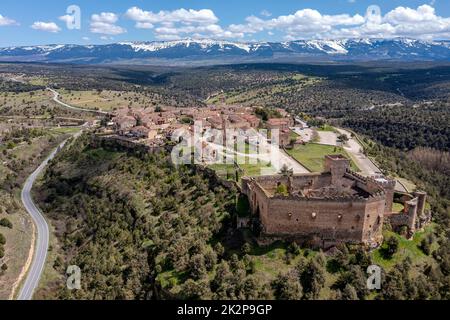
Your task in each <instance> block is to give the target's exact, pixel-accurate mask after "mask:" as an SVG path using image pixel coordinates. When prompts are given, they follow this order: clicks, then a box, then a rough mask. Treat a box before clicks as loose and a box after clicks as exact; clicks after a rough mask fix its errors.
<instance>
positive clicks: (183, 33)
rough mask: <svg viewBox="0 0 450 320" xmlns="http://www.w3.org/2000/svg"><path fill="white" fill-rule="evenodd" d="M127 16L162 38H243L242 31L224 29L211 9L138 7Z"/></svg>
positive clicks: (132, 9)
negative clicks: (163, 9)
mask: <svg viewBox="0 0 450 320" xmlns="http://www.w3.org/2000/svg"><path fill="white" fill-rule="evenodd" d="M125 16H126V17H127V18H129V19H131V20H133V21H135V22H136V25H135V27H136V28H138V29H153V30H154V31H153V32H154V34H155V37H156V38H158V39H161V40H176V39H180V38H182V37H194V38H217V39H222V38H242V37H244V34H243V33H242V32H233V31H231V30H224V29H223V28H222V27H221V26H220V25H219V24H218V22H219V19H218V18H217V16H216V15H215V14H214V12H213V11H212V10H210V9H201V10H194V9H176V10H173V11H159V12H156V13H155V12H152V11H145V10H143V9H141V8H138V7H132V8H130V9H128V10H127V12H126V14H125Z"/></svg>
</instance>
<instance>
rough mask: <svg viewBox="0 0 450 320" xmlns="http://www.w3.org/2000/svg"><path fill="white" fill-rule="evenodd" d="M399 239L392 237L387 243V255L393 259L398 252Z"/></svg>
mask: <svg viewBox="0 0 450 320" xmlns="http://www.w3.org/2000/svg"><path fill="white" fill-rule="evenodd" d="M398 245H399V242H398V239H397V238H396V237H394V236H391V237H389V238H388V239H387V241H386V254H387V255H388V256H389V257H392V256H393V255H394V254H395V253H396V252H397V250H398Z"/></svg>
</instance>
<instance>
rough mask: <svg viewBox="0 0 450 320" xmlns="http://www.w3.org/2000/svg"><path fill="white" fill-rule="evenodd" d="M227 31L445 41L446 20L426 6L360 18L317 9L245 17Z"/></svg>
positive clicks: (300, 36) (448, 29)
mask: <svg viewBox="0 0 450 320" xmlns="http://www.w3.org/2000/svg"><path fill="white" fill-rule="evenodd" d="M228 29H229V30H231V31H232V32H241V33H244V34H254V33H258V32H262V31H268V30H278V31H280V32H282V33H284V37H285V39H288V40H291V39H292V40H293V39H308V38H347V37H349V38H361V37H380V38H391V37H413V38H424V39H434V38H448V34H449V33H450V18H443V17H440V16H438V15H436V12H435V9H434V8H433V7H432V6H430V5H426V4H425V5H422V6H419V7H418V8H417V9H412V8H408V7H397V8H395V9H393V10H392V11H390V12H388V13H387V14H386V15H384V16H382V15H375V16H374V15H373V14H372V13H371V14H369V12H368V13H367V14H366V15H365V16H364V17H363V16H361V15H359V14H355V15H353V16H352V15H349V14H337V15H324V14H321V13H320V12H319V11H317V10H313V9H303V10H298V11H297V12H295V13H293V14H289V15H282V16H279V17H275V18H272V19H261V18H258V17H255V16H249V17H247V18H246V20H245V23H244V24H233V25H230V26H229V27H228Z"/></svg>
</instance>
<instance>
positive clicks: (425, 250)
mask: <svg viewBox="0 0 450 320" xmlns="http://www.w3.org/2000/svg"><path fill="white" fill-rule="evenodd" d="M419 247H420V249H421V250H422V251H423V253H425V254H426V255H427V256H429V255H430V253H431V244H430V243H429V242H428V241H427V239H422V241H421V242H420V246H419Z"/></svg>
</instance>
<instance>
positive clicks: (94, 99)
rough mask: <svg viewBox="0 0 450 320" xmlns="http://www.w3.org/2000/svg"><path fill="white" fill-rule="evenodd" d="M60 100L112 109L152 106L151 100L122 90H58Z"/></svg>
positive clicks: (85, 106)
mask: <svg viewBox="0 0 450 320" xmlns="http://www.w3.org/2000/svg"><path fill="white" fill-rule="evenodd" d="M60 95H61V100H62V101H64V102H66V103H68V104H70V105H73V106H75V107H80V108H86V109H95V110H98V109H100V110H104V111H112V110H116V109H119V108H123V107H128V106H131V107H136V108H145V107H152V108H153V107H154V106H153V104H152V101H151V100H150V99H149V98H147V97H145V96H143V95H140V94H137V93H134V92H122V91H110V90H103V91H96V90H90V91H67V90H61V91H60Z"/></svg>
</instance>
